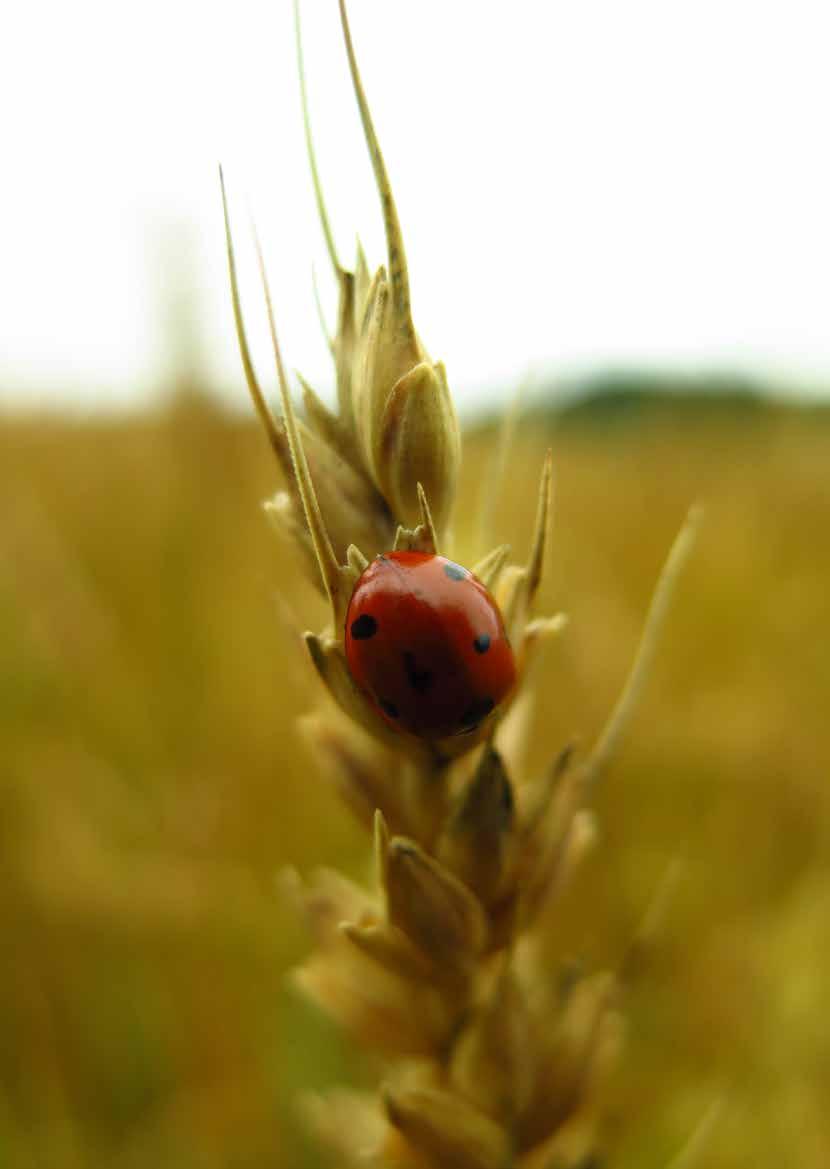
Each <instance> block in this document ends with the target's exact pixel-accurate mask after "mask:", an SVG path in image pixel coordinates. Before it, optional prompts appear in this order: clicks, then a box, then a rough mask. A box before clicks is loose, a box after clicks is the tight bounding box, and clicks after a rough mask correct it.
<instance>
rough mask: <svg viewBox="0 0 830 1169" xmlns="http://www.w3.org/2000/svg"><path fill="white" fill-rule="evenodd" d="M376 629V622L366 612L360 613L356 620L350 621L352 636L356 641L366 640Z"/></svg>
mask: <svg viewBox="0 0 830 1169" xmlns="http://www.w3.org/2000/svg"><path fill="white" fill-rule="evenodd" d="M377 631H378V623H377V621H375V619H374V617H371V616H370V615H369V614H368V613H361V615H360V616H359V617H358V618H357V620H356V621H352V637H354V638H355V640H357V641H368V639H369V638H370V637H374V636H375V634H376V633H377Z"/></svg>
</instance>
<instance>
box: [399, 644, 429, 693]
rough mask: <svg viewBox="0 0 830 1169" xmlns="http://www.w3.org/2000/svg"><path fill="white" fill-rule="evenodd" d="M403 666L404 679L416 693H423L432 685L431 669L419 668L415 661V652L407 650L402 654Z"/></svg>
mask: <svg viewBox="0 0 830 1169" xmlns="http://www.w3.org/2000/svg"><path fill="white" fill-rule="evenodd" d="M403 668H404V670H406V680H407V682H408V683H409V685H410V686H411V687H412V689H413V690H414V691H415V692H416V693H417V694H423V693H424V692H425V691H427V690H429V688H430V686H431V685H432V681H433V676H432V671H431V670H419V669H418V663H417V662H416V661H415V654H414V653H411V652H409V651H407V653H405V654H404V655H403Z"/></svg>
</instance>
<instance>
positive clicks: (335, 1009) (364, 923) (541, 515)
mask: <svg viewBox="0 0 830 1169" xmlns="http://www.w3.org/2000/svg"><path fill="white" fill-rule="evenodd" d="M340 17H341V22H342V29H343V36H344V40H345V45H346V51H347V55H348V61H349V68H350V72H351V76H352V81H353V85H354V91H355V95H356V98H357V103H358V107H359V110H360V115H361V120H362V123H363V130H364V134H365V138H366V142H367V145H368V148H369V154H370V157H371V162H372V167H373V170H374V175H375V180H376V184H377V189H378V193H379V196H380V201H381V207H382V212H383V219H384V225H385V230H386V244H387V261H386V264H385V265H384V266H381V267H380V268H378V270H377V271H376V272H375V274H374V276H373V277H371V278H370V276H369V271H368V268H367V266H366V261H365V258H364V256H363V253H362V250H360V249H358V255H357V260H356V264H355V268H354V271H349V270H347V269H346V268H345V267H343V266H342V264H341V263H340V260H339V258H338V256H337V252H336V249H335V245H334V240H333V236H332V232H331V228H330V225H329V220H328V215H327V212H326V208H325V204H324V201H323V198H322V193H321V188H320V182H319V177H318V172H317V166H316V161H315V157H314V151H313V147H312V141H311V134H310V129H309V120H308V110H307V103H306V95H305V77H304V73H303V64H302V50H301V45H300V27H299V17H298V14H297V49H298V59H299V66H300V81H301V88H302V97H303V111H304V118H305V127H306V138H307V144H308V152H309V159H310V163H311V171H312V178H313V182H314V188H315V194H316V198H317V205H318V210H319V214H320V220H321V224H322V228H323V231H324V234H325V237H326V242H327V246H328V251H329V255H330V258H331V262H332V265H333V268H334V271H335V275H336V277H337V281H338V285H339V295H340V304H339V311H338V319H337V332H336V335H335V337H334V338H333V339H332V342H331V348H332V354H333V357H334V364H335V372H336V380H337V399H338V409H337V412H336V413H335V412H332V411H330V410H329V409H328V408H327V407H326V406H325V405H324V404H323V403H322V402H321V401H320V399H319V398H318V396H317V395H316V394H315V392H314V391H313V390H312V388H311V387H310V386H308V385H307V384H306V383H305V382H303V383H302V389H303V400H304V404H305V415H306V419H305V422H301V421H300V420H299V419H298V418H297V416H296V414H295V410H294V406H293V402H292V397H291V392H290V389H289V385H288V380H287V377H286V374H285V369H284V366H283V361H282V357H281V353H280V347H279V343H278V339H277V333H276V327H275V323H274V314H273V309H272V305H271V296H270V292H269V289H268V282H267V278H266V275H265V269H264V265H263V263H262V257H261V253H260V254H259V259H260V271H261V276H262V282H263V289H264V295H265V301H266V306H267V311H268V319H269V324H270V329H271V339H272V343H273V350H274V357H275V362H276V374H277V380H278V384H279V390H280V397H281V403H282V418H281V419H277V418H275V417H274V416H273V415H272V414H271V412H270V410H269V408H268V406H267V403H266V400H265V396H264V394H263V392H262V390H261V388H260V385H259V382H258V380H257V375H256V372H255V370H254V366H253V361H252V359H251V356H250V351H249V347H248V343H247V339H246V334H245V327H244V322H243V317H242V312H241V308H240V297H239V289H238V284H237V275H236V264H235V259H234V250H233V243H232V238H231V230H230V223H229V218H228V206H227V200H226V198H225V188H224V182H223V184H222V196H223V204H224V209H225V224H226V233H227V248H228V261H229V269H230V281H231V290H232V297H233V309H234V316H235V320H236V328H237V334H238V338H239V345H240V351H241V355H242V364H243V368H244V371H245V375H246V379H247V382H248V387H249V390H250V393H251V397H252V399H253V402H254V405H255V407H256V410H257V413H258V415H259V417H260V419H261V421H262V423H263V426H264V428H265V431H266V433H267V435H268V438H269V441H270V443H271V445H272V447H273V450H274V452H275V455H276V457H277V459H278V461H279V463H280V465H281V466H282V468H283V470H284V471H285V473H286V476H287V480H288V483H289V488H288V491H287V492H282V493H280V494H279V495H277V496H276V497H275V499H274V500H272V501H270V502H269V504H268V505H267V507H268V510H269V514H270V515H271V517H272V519H273V520H274V522H275V523H276V524H277V525H278V526H279V527H280V528H281V529H282V530H283V531H284V532H285V533H287V535H288V536H289V538H290V539H291V540H292V541H293V543H294V545H295V546H296V549H297V554H298V556H299V557H300V559H301V560H302V561H303V563H304V564H305V565H306V566H307V567H308V568H309V569H310V571H311V572H312V574H313V576H314V579H315V582H316V583H317V584H318V585H319V586H321V587H322V589H323V591H324V592H325V594H326V596H327V598H328V601H329V612H330V619H329V622H328V624H327V626H326V628H325V629H323V630H322V631H321V632H320V633H317V634H313V633H308V634H306V635H305V640H306V644H307V647H308V650H309V654H310V656H311V660H312V662H313V664H314V666H315V668H316V670H317V672H318V674H319V677H320V680H321V682H322V683H323V686H324V687H325V689H326V690H327V691H328V693H329V695H330V696H331V698H332V699H333V700H334V703H335V707H334V708H332V707H331V706H327V707H324V708H321V709H320V710H319V711H317V712H314V713H312V714H309V715H308V716H307V718H306V719H305V720H304V723H303V729H304V731H305V732H306V734H307V737H308V741H309V743H310V744H311V746H312V748H313V750H314V752H315V753H316V756H317V760H318V763H319V765H320V768H321V770H322V771H324V772H325V773H327V774H328V775H329V776H331V778H332V779H333V780H334V782H335V784H336V785H337V787H338V789H339V790H340V792H341V793H342V795H343V797H344V799H345V801H346V803H347V804H348V805H349V806H350V807H351V808H352V810H353V811H354V812H355V813H356V814H357V816H358V817H359V818H360V820H361V821H362V822H363V823H364V824H365V825H366V827H367V829H369V830H370V831H372V832H373V834H374V849H375V866H376V873H377V879H376V887H375V889H374V890H373V891H371V892H370V891H367V890H365V889H363V888H360V887H358V886H356V885H354V884H352V883H351V882H350V881H348V880H346V879H345V878H343V877H340V876H338V875H337V874H336V873H333V872H331V871H328V870H322V871H321V872H319V873H318V874H317V875H316V877H314V878H313V879H312V881H311V882H310V884H308V885H305V884H304V883H303V882H302V881H301V880H300V878H299V877H297V876H296V875H292V876H290V877H289V878H287V881H286V884H287V887H288V888H289V889H290V891H291V893H292V894H293V896H294V897H295V898H296V900H297V902H298V904H299V905H300V906H301V908H302V911H303V912H304V913H305V914H306V915H307V917H308V919H309V921H310V923H311V926H312V929H313V935H314V939H315V942H316V950H315V952H314V953H313V955H312V956H311V957H310V958H309V959H308V961H307V962H306V963H305V964H304V965H303V966H302V967H301V968H300V969H299V970H298V971H297V972H296V981H297V983H298V984H299V985H300V986H301V987H302V989H303V990H304V991H305V993H306V994H308V995H309V996H310V997H311V998H312V999H313V1000H315V1001H316V1002H317V1003H318V1004H319V1005H320V1006H322V1007H323V1008H324V1009H325V1010H326V1011H328V1012H329V1013H330V1014H331V1015H333V1016H334V1017H335V1018H336V1019H337V1020H339V1022H340V1023H341V1024H342V1025H343V1026H344V1027H345V1028H347V1029H348V1030H349V1031H350V1032H351V1033H352V1034H353V1036H354V1037H355V1039H356V1040H357V1042H359V1043H360V1044H362V1045H365V1046H366V1047H367V1048H370V1049H372V1050H375V1051H377V1052H380V1053H382V1054H383V1056H385V1058H386V1060H387V1067H388V1074H387V1076H386V1078H385V1080H384V1083H383V1084H382V1086H381V1088H380V1090H379V1092H378V1094H377V1095H376V1096H363V1095H359V1094H350V1093H346V1092H341V1093H336V1094H335V1095H333V1096H330V1097H327V1098H326V1099H325V1100H322V1099H320V1100H316V1101H313V1102H312V1104H311V1105H310V1107H309V1115H310V1116H311V1117H312V1119H313V1121H314V1123H315V1125H316V1127H317V1129H318V1131H319V1133H320V1135H321V1137H322V1138H324V1139H325V1140H326V1141H328V1143H329V1144H331V1145H332V1146H333V1147H334V1148H335V1149H336V1151H337V1154H338V1156H339V1158H340V1160H341V1162H342V1163H344V1164H350V1165H364V1166H366V1165H370V1166H377V1167H388V1169H392V1167H405V1166H409V1167H412V1169H513V1167H515V1169H577V1167H578V1166H587V1165H589V1164H594V1163H595V1162H594V1161H593V1160H592V1158H593V1157H595V1155H596V1149H597V1116H598V1110H599V1099H600V1090H601V1087H602V1084H603V1082H604V1080H605V1079H606V1077H607V1075H608V1072H609V1070H610V1069H611V1068H612V1066H613V1065H614V1062H615V1060H616V1057H617V1054H618V1051H619V1048H620V1044H621V1039H622V1020H621V1014H620V984H621V976H620V972H617V973H613V972H599V973H593V974H587V975H585V976H584V977H580V978H576V979H574V980H573V981H572V985H570V986H568V987H567V988H566V989H564V990H563V988H562V986H561V985H560V984H558V983H557V981H556V979H554V978H552V977H551V976H550V973H549V972H548V971H546V970H545V969H544V966H543V964H542V963H541V961H540V959H539V958H538V949H537V947H536V945H535V942H536V940H537V939H538V936H539V933H540V931H543V930H545V929H546V928H548V925H549V921H550V910H551V906H552V904H553V902H554V901H555V898H556V897H557V896H558V895H559V894H560V892H561V890H562V888H563V886H564V885H565V884H566V883H567V882H568V880H569V879H570V877H571V875H572V873H573V871H574V869H575V867H576V866H577V865H578V864H579V862H580V860H581V859H582V858H583V856H584V855H585V853H586V852H587V850H588V849H589V848H590V847H591V844H592V842H593V839H594V825H593V819H592V814H591V812H590V810H589V808H588V806H587V801H588V798H589V796H590V792H591V789H592V786H593V784H594V783H595V782H596V780H597V779H598V778H599V776H600V774H601V773H602V772H603V771H604V769H605V768H606V766H607V764H608V762H609V759H610V757H611V755H612V752H613V748H614V747H615V745H616V743H617V741H618V739H619V737H620V734H621V733H622V731H623V729H624V726H625V724H626V722H627V720H628V717H629V715H630V712H631V710H632V708H633V705H634V702H635V700H636V697H637V694H638V692H639V690H640V688H641V685H642V681H643V677H644V672H645V668H646V666H647V664H648V661H649V658H650V656H651V652H652V649H653V645H654V642H655V636H656V633H657V627H658V625H659V623H660V620H661V617H662V615H663V612H664V610H665V608H666V604H667V600H668V596H669V592H670V589H671V585H672V583H673V581H674V579H675V577H676V575H677V572H678V570H679V568H680V566H681V563H682V561H683V559H684V557H685V556H686V554H687V552H688V549H689V545H690V540H691V535H692V532H693V527H694V516H691V517H690V520H689V521H688V522H687V525H686V527H685V528H684V530H683V531H682V532H681V535H680V536H679V537H678V540H677V542H676V544H675V546H674V548H673V550H672V552H671V554H670V556H669V558H668V561H667V564H666V568H665V570H664V573H663V576H662V577H661V580H660V582H659V584H658V588H657V590H656V592H655V597H654V601H653V603H652V607H651V611H650V614H649V617H648V619H647V622H646V629H645V633H644V636H643V640H642V643H641V647H640V651H639V653H638V655H637V657H636V659H635V662H634V666H633V668H632V671H631V675H630V677H629V680H628V682H627V684H626V686H625V688H624V691H623V695H622V698H621V700H620V702H619V703H618V705H617V707H616V708H615V710H614V712H613V713H612V715H611V717H610V719H609V722H608V725H607V727H606V729H605V731H604V732H603V733H602V734H601V735H600V737H599V739H598V742H597V744H596V746H595V748H594V750H593V752H592V753H590V754H589V755H588V756H587V758H586V759H584V760H583V761H581V762H577V761H575V760H574V758H573V753H572V752H571V751H569V750H567V749H566V750H564V751H562V750H558V751H557V750H553V751H552V755H553V761H552V763H551V766H550V768H549V770H548V772H547V774H544V775H541V776H532V775H531V776H528V775H524V774H522V773H521V771H520V770H516V768H515V767H513V766H511V763H510V760H511V758H513V757H514V756H515V755H516V754H517V752H516V751H515V750H514V749H513V748H514V746H515V744H516V743H517V741H520V740H521V737H522V736H523V735H524V734H526V733H527V730H526V711H527V703H526V701H525V699H526V695H527V690H528V685H529V684H528V683H527V667H528V663H529V660H530V658H531V655H532V653H533V652H534V650H535V649H536V648H537V646H538V645H539V643H540V642H541V641H542V640H544V639H545V638H548V637H551V636H554V635H555V634H556V633H557V632H558V630H559V629H560V628H561V626H562V624H563V621H562V618H561V617H554V618H540V617H538V616H536V615H534V611H533V609H534V600H535V597H536V594H537V591H538V587H539V583H540V580H541V577H542V571H543V564H544V555H545V548H546V542H547V538H548V529H549V523H550V507H551V487H552V470H551V458H550V455H548V457H547V459H546V460H545V462H544V465H543V467H542V470H541V482H540V489H539V498H538V504H537V516H536V525H535V531H534V535H533V539H532V542H531V546H530V548H529V549H528V550H527V556H526V559H525V561H524V563H522V564H517V565H510V564H508V563H507V561H508V557H509V550H508V548H507V547H506V546H501V547H497V548H494V549H492V550H490V551H487V550H485V549H482V555H481V559H480V561H479V562H478V564H476V565H475V566H474V569H473V571H474V572H475V573H476V575H477V576H478V577H479V578H480V579H481V580H482V581H483V582H484V583H485V584H486V586H487V587H488V588H489V589H491V590H492V592H493V593H494V595H495V597H496V599H497V601H498V603H499V605H500V607H501V610H502V614H503V617H504V621H505V626H506V629H507V632H508V634H509V637H510V639H511V642H512V644H513V646H514V649H515V653H516V660H517V668H518V671H519V685H518V686H517V688H516V692H515V695H514V698H513V700H512V702H511V703H510V704H509V709H508V710H505V709H498V710H496V711H495V712H494V713H493V715H492V716H491V717H490V718H488V719H486V720H485V722H484V723H482V725H481V727H480V728H479V729H478V731H476V732H475V733H474V734H471V735H465V736H461V737H455V738H453V739H449V740H445V741H437V742H432V741H425V740H419V739H415V738H413V737H412V736H408V735H402V734H398V733H396V732H395V731H394V730H392V729H391V728H390V727H389V726H388V725H387V724H386V722H384V721H383V720H382V719H381V717H380V716H379V714H378V713H377V712H376V711H375V709H374V707H373V706H372V705H371V704H370V703H369V702H368V701H367V699H366V698H365V697H364V695H363V694H362V693H361V692H360V690H359V689H358V688H357V687H356V686H355V684H354V682H353V681H352V678H351V675H350V673H349V669H348V666H347V663H346V658H345V654H344V647H343V628H344V621H345V616H346V609H347V606H348V603H349V599H350V596H351V593H352V590H353V588H354V586H355V583H356V581H357V579H358V578H359V576H360V574H361V572H362V571H363V569H364V568H365V567H366V565H367V563H368V561H369V559H370V558H372V557H373V556H375V555H377V554H378V553H381V552H384V551H387V550H389V549H390V548H395V549H417V550H423V551H427V552H438V551H440V552H442V553H447V554H451V551H452V550H451V548H448V547H447V541H448V532H449V521H450V516H451V512H452V506H453V499H454V494H455V488H456V482H457V478H458V470H459V462H460V451H461V447H460V436H459V430H458V423H457V420H456V415H455V411H454V408H453V405H452V400H451V397H450V394H449V389H448V386H447V380H446V375H445V372H444V367H443V366H442V365H441V363H440V362H432V360H431V359H430V358H429V357H428V355H427V352H426V349H425V348H424V345H423V343H422V341H421V340H420V338H419V336H418V334H417V332H416V330H415V326H414V324H413V319H412V311H411V304H410V290H409V277H408V270H407V264H406V254H405V250H404V244H403V237H402V234H401V228H400V224H399V221H398V214H397V210H396V206H395V201H394V198H393V195H392V190H391V186H390V183H389V178H388V175H387V172H386V166H385V163H384V160H383V155H382V153H381V150H380V146H379V144H378V141H377V137H376V134H375V130H374V126H373V123H372V118H371V114H370V111H369V106H368V103H367V100H366V96H365V93H364V91H363V86H362V83H361V80H360V74H359V72H358V67H357V62H356V57H355V52H354V47H353V44H352V39H351V34H350V30H349V24H348V19H347V15H346V10H345V5H344V2H343V0H340ZM257 251H258V253H259V248H258V245H257ZM507 457H508V452H507V449H506V447H505V448H504V449H503V451H502V456H501V461H502V463H505V462H506V460H507ZM337 708H339V709H337Z"/></svg>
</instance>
